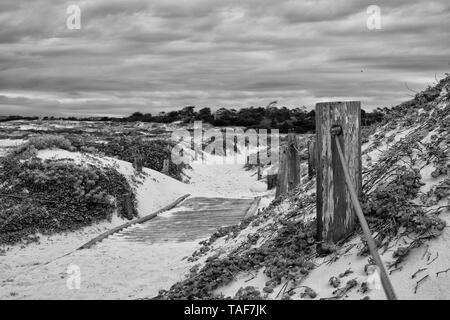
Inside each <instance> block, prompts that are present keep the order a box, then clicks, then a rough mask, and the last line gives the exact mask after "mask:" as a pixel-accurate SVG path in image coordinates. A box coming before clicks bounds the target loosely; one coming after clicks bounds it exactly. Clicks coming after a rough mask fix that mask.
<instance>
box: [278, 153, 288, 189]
mask: <svg viewBox="0 0 450 320" xmlns="http://www.w3.org/2000/svg"><path fill="white" fill-rule="evenodd" d="M287 172H288V170H287V148H286V146H280V163H279V166H278V177H277V189H276V191H275V197H279V196H281V195H283V194H285V193H286V192H287V185H288V183H287Z"/></svg>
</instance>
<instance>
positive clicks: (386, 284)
mask: <svg viewBox="0 0 450 320" xmlns="http://www.w3.org/2000/svg"><path fill="white" fill-rule="evenodd" d="M334 138H335V142H336V146H337V149H338V153H339V158H340V160H341V165H342V169H343V171H344V176H345V182H346V184H347V187H348V191H349V193H350V198H351V200H352V203H353V207H354V208H355V211H356V215H357V217H358V220H359V223H360V225H361V227H362V230H363V232H364V235H365V237H366V241H367V245H368V246H369V250H370V253H371V255H372V257H373V259H374V260H375V263H376V265H377V266H378V268H379V269H380V277H381V284H382V285H383V289H384V293H385V294H386V297H387V298H388V299H389V300H397V297H396V295H395V292H394V288H393V287H392V284H391V281H390V280H389V277H388V274H387V271H386V268H385V267H384V265H383V261H382V260H381V257H380V255H379V253H378V250H377V246H376V244H375V241H374V240H373V238H372V233H371V232H370V229H369V225H368V224H367V221H366V218H365V217H364V213H363V211H362V209H361V205H360V204H359V200H358V196H357V194H356V191H355V187H354V186H353V184H352V181H351V179H350V174H349V172H348V168H347V166H346V165H345V164H346V163H347V162H346V160H345V156H344V153H343V152H342V148H341V144H340V142H339V138H338V136H337V135H334Z"/></svg>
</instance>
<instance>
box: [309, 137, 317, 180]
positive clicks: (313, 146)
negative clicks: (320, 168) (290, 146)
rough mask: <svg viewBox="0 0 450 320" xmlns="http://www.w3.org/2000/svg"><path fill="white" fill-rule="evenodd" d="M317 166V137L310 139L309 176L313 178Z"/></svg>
mask: <svg viewBox="0 0 450 320" xmlns="http://www.w3.org/2000/svg"><path fill="white" fill-rule="evenodd" d="M316 167H317V143H316V140H315V139H311V140H308V178H309V179H312V177H314V175H315V174H316Z"/></svg>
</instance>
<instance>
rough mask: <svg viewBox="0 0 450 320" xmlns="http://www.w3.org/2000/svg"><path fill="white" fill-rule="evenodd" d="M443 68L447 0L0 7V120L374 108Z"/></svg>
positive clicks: (52, 1)
mask: <svg viewBox="0 0 450 320" xmlns="http://www.w3.org/2000/svg"><path fill="white" fill-rule="evenodd" d="M69 5H77V6H79V8H80V9H81V28H80V29H74V30H71V29H69V28H68V27H67V23H66V22H67V19H68V18H69V14H68V13H67V7H68V6H69ZM370 5H377V6H378V7H379V8H380V10H381V29H373V28H372V29H369V28H368V27H367V20H368V19H371V17H373V16H372V15H371V14H370V13H368V12H367V8H368V7H369V6H370ZM70 21H73V20H71V19H70ZM369 21H374V20H369ZM372 25H373V24H372ZM445 72H450V2H449V1H448V0H431V1H416V0H398V1H393V0H382V1H376V0H371V1H361V0H358V1H356V0H347V1H337V0H290V1H288V0H287V1H284V0H238V1H237V0H236V1H235V0H147V1H144V0H122V1H117V0H88V1H76V0H75V1H72V2H64V1H60V0H29V1H28V0H27V1H23V0H1V1H0V115H8V114H22V115H126V114H129V113H131V112H133V111H141V112H150V113H153V114H156V113H157V112H160V111H167V110H170V109H177V108H179V107H180V106H186V105H196V106H199V107H205V106H208V107H211V108H213V109H215V108H217V107H247V106H265V105H267V104H268V103H269V102H271V101H273V100H277V101H278V105H279V106H288V107H298V106H303V105H305V106H307V107H312V106H314V105H315V103H316V102H320V101H327V100H343V99H352V100H354V99H356V100H361V101H362V105H363V108H365V109H372V108H375V107H384V106H392V105H395V104H397V103H399V102H401V101H404V100H406V99H408V98H410V95H413V92H412V91H410V90H409V89H408V88H410V89H411V90H420V89H423V88H424V87H426V86H427V85H429V84H430V85H431V84H433V83H434V82H435V81H436V80H435V77H437V78H441V77H442V76H443V75H444V73H445ZM407 87H408V88H407Z"/></svg>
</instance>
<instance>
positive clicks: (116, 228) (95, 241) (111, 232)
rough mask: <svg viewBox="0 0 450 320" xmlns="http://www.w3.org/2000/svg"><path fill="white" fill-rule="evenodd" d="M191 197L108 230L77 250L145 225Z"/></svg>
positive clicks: (184, 197)
mask: <svg viewBox="0 0 450 320" xmlns="http://www.w3.org/2000/svg"><path fill="white" fill-rule="evenodd" d="M189 196H190V194H186V195H184V196H182V197H180V198H178V199H177V200H175V201H174V202H172V203H171V204H169V205H168V206H166V207H164V208H162V209H159V210H158V211H156V212H154V213H151V214H149V215H147V216H145V217H142V218H139V219H136V220H133V221H130V222H127V223H124V224H122V225H120V226H118V227H115V228H113V229H111V230H108V231H106V232H104V233H102V234H101V235H99V236H97V237H95V238H94V239H92V240H90V241H89V242H87V243H85V244H83V245H82V246H81V247H79V248H78V249H77V250H82V249H88V248H90V247H92V246H93V245H94V244H96V243H97V242H100V241H102V240H103V239H105V238H107V237H109V236H110V235H112V234H114V233H116V232H119V231H121V230H123V229H125V228H128V227H130V226H132V225H134V224H139V223H144V222H146V221H148V220H151V219H153V218H155V217H156V216H157V215H158V214H160V213H162V212H164V211H167V210H170V209H173V208H174V207H176V206H177V205H178V204H180V203H181V202H182V201H184V200H185V199H186V198H187V197H189Z"/></svg>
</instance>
